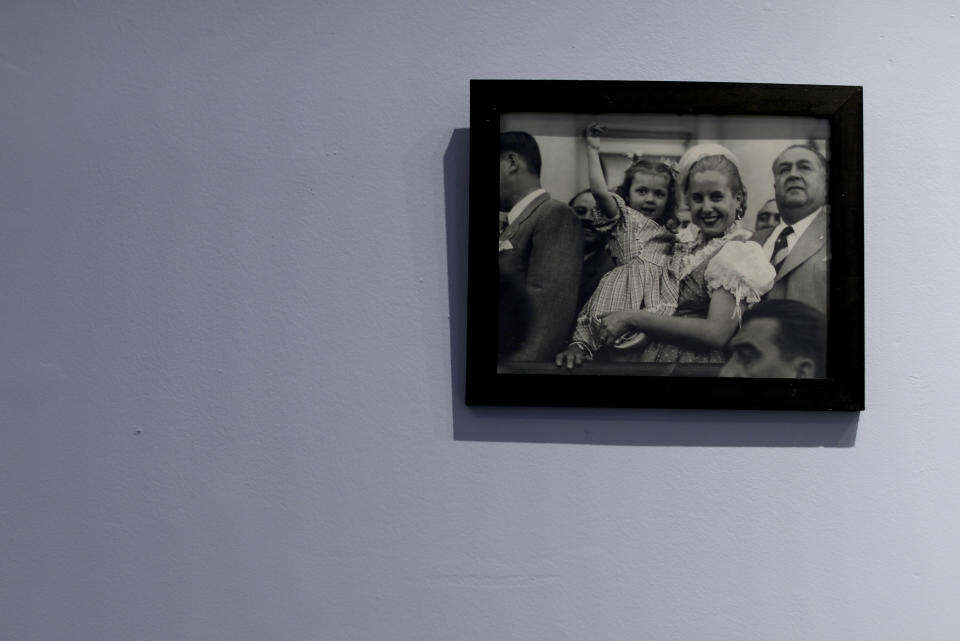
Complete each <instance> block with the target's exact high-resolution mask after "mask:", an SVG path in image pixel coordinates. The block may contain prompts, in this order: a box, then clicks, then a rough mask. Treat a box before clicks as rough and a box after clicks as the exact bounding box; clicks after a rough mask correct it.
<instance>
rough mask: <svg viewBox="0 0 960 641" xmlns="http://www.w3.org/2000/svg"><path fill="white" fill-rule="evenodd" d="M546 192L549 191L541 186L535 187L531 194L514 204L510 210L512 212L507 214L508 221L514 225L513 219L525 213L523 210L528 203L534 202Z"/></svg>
mask: <svg viewBox="0 0 960 641" xmlns="http://www.w3.org/2000/svg"><path fill="white" fill-rule="evenodd" d="M545 193H547V190H546V189H544V188H543V187H541V188H540V189H534V190H533V191H531V192H530V193H529V194H527V195H526V196H524V197H523V198H521V199H520V202H518V203H517V204H516V205H514V206H513V209H511V210H510V213H508V214H507V223H509V224H511V225H512V224H513V221H515V220H516V219H517V217H518V216H520V214H522V213H523V210H524V209H526V208H527V205H529V204H530V203H532V202H533V201H534V200H535V199H536V198H537V196H539V195H540V194H545Z"/></svg>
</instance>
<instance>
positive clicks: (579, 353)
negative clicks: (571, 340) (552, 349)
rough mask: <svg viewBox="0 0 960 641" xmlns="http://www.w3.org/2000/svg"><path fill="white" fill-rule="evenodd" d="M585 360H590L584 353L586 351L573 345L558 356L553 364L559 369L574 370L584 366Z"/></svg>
mask: <svg viewBox="0 0 960 641" xmlns="http://www.w3.org/2000/svg"><path fill="white" fill-rule="evenodd" d="M585 359H589V356H588V355H587V352H586V351H584V349H583V348H582V347H580V346H579V345H576V344H573V345H570V346H569V347H567V349H565V350H563V351H562V352H560V353H559V354H557V357H556V358H555V359H553V362H554V363H556V364H557V367H566V368H567V369H573V368H574V367H580V366H581V365H583V361H584V360H585Z"/></svg>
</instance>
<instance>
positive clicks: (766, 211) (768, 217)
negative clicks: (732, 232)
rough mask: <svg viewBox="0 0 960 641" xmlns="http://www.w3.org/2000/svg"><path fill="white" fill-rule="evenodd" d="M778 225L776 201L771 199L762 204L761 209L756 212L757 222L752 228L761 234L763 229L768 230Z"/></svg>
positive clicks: (778, 216) (778, 213)
mask: <svg viewBox="0 0 960 641" xmlns="http://www.w3.org/2000/svg"><path fill="white" fill-rule="evenodd" d="M779 224H780V212H779V211H777V199H776V198H771V199H770V200H768V201H767V202H765V203H763V207H761V208H760V211H758V212H757V222H756V224H755V225H754V226H753V229H754V231H756V232H758V233H759V232H762V231H763V230H764V229H770V228H772V227H776V226H777V225H779Z"/></svg>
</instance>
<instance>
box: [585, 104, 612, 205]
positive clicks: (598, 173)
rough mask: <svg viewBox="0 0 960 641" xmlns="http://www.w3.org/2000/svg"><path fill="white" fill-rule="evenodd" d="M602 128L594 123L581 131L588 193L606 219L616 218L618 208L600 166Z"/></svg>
mask: <svg viewBox="0 0 960 641" xmlns="http://www.w3.org/2000/svg"><path fill="white" fill-rule="evenodd" d="M603 132H604V128H603V127H602V126H600V124H599V123H594V124H592V125H590V126H588V127H587V128H586V129H584V130H583V140H584V141H585V142H586V143H587V174H588V176H589V178H590V192H591V193H592V194H593V197H594V199H595V200H596V201H597V207H598V208H599V209H600V211H601V212H602V213H603V215H604V216H606V217H607V218H611V219H612V218H618V217H619V216H620V208H619V207H617V201H615V200H614V199H613V196H611V195H610V190H609V189H608V188H607V180H606V178H604V176H603V165H601V164H600V135H601V134H602V133H603Z"/></svg>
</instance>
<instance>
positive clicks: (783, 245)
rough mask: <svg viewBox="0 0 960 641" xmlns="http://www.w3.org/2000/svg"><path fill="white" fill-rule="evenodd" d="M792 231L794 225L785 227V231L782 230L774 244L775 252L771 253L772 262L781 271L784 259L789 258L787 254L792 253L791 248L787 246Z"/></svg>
mask: <svg viewBox="0 0 960 641" xmlns="http://www.w3.org/2000/svg"><path fill="white" fill-rule="evenodd" d="M792 233H793V227H791V226H790V225H787V226H786V227H784V228H783V231H781V232H780V235H779V236H777V242H776V243H774V244H773V253H772V254H770V262H771V263H772V264H773V268H774V269H775V270H777V271H780V266H781V265H783V261H785V260H786V259H787V255H788V254H789V253H790V249H789V248H788V247H787V236H789V235H790V234H792Z"/></svg>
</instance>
